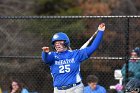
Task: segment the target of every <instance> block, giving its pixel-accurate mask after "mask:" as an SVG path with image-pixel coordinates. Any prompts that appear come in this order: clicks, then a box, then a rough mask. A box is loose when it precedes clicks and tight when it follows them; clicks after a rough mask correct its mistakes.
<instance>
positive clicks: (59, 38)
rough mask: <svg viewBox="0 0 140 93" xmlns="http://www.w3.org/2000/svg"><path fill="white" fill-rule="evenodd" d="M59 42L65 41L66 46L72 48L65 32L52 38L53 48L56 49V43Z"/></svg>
mask: <svg viewBox="0 0 140 93" xmlns="http://www.w3.org/2000/svg"><path fill="white" fill-rule="evenodd" d="M59 40H62V41H64V44H65V46H70V40H69V37H68V36H67V35H66V34H65V33H63V32H59V33H56V34H54V36H53V37H52V42H51V43H52V46H53V47H54V42H55V41H59Z"/></svg>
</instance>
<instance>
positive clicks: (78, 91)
mask: <svg viewBox="0 0 140 93" xmlns="http://www.w3.org/2000/svg"><path fill="white" fill-rule="evenodd" d="M54 93H84V85H83V83H81V84H79V85H77V86H75V87H72V88H70V89H66V90H58V89H57V88H56V87H55V88H54Z"/></svg>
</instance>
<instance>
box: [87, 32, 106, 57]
mask: <svg viewBox="0 0 140 93" xmlns="http://www.w3.org/2000/svg"><path fill="white" fill-rule="evenodd" d="M103 34H104V31H99V32H98V34H97V36H96V38H95V39H94V41H93V42H92V44H91V45H90V46H89V47H87V48H85V49H86V52H87V55H88V56H89V57H90V56H91V55H92V53H93V52H94V51H95V50H96V49H97V48H98V46H99V44H100V42H101V40H102V38H103Z"/></svg>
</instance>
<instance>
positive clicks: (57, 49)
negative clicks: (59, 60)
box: [56, 48, 64, 52]
mask: <svg viewBox="0 0 140 93" xmlns="http://www.w3.org/2000/svg"><path fill="white" fill-rule="evenodd" d="M56 51H57V52H63V51H64V50H63V49H62V48H56Z"/></svg>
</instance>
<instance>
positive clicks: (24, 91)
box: [21, 88, 29, 93]
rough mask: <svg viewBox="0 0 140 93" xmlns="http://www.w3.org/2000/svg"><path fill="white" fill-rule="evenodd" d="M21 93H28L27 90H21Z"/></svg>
mask: <svg viewBox="0 0 140 93" xmlns="http://www.w3.org/2000/svg"><path fill="white" fill-rule="evenodd" d="M21 93H29V91H28V90H27V89H25V88H23V89H22V92H21Z"/></svg>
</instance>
